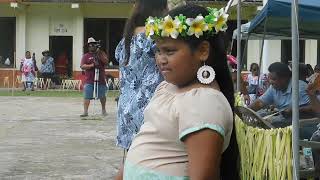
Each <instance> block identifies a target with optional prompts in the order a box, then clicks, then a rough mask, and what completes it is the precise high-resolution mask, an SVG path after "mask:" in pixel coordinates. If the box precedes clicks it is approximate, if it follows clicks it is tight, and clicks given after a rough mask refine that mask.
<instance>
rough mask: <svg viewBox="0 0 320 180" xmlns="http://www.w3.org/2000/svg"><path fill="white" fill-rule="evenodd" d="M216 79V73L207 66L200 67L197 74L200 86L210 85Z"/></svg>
mask: <svg viewBox="0 0 320 180" xmlns="http://www.w3.org/2000/svg"><path fill="white" fill-rule="evenodd" d="M215 77H216V72H215V71H214V69H213V68H212V67H211V66H207V65H206V64H205V63H204V65H203V66H201V67H200V68H199V70H198V73H197V78H198V80H199V82H200V83H201V84H210V83H212V82H213V80H214V79H215Z"/></svg>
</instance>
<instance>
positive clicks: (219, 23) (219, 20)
mask: <svg viewBox="0 0 320 180" xmlns="http://www.w3.org/2000/svg"><path fill="white" fill-rule="evenodd" d="M223 24H224V19H223V17H222V16H220V17H219V18H218V21H217V26H222V25H223Z"/></svg>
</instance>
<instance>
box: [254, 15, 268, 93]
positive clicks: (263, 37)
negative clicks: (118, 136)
mask: <svg viewBox="0 0 320 180" xmlns="http://www.w3.org/2000/svg"><path fill="white" fill-rule="evenodd" d="M267 21H268V17H266V19H265V20H264V25H263V36H262V43H261V51H260V57H259V70H258V74H259V76H258V87H259V85H260V74H261V64H262V58H263V57H262V56H263V52H264V42H265V39H266V32H267ZM257 97H258V88H257V90H256V98H257Z"/></svg>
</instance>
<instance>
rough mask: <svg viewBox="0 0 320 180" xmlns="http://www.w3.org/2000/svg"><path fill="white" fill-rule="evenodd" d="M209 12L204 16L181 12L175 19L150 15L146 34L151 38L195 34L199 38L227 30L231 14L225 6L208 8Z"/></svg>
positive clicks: (146, 25)
mask: <svg viewBox="0 0 320 180" xmlns="http://www.w3.org/2000/svg"><path fill="white" fill-rule="evenodd" d="M207 9H208V11H209V14H208V15H207V16H205V17H203V16H202V15H201V14H199V15H198V16H197V17H196V18H187V17H186V16H184V15H182V14H180V15H179V16H176V17H174V19H173V18H172V17H171V16H170V15H168V16H166V17H164V18H157V17H149V18H148V19H147V20H146V24H145V29H146V35H147V36H148V37H150V38H155V37H171V38H173V39H177V38H178V37H181V38H183V37H187V36H193V35H195V36H196V37H197V38H199V37H200V36H203V35H214V34H217V33H218V32H220V31H226V30H227V28H228V26H227V20H228V17H229V15H228V14H226V13H225V11H224V8H221V9H220V10H218V9H216V8H209V7H208V8H207Z"/></svg>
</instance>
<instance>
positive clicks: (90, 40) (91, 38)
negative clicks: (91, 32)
mask: <svg viewBox="0 0 320 180" xmlns="http://www.w3.org/2000/svg"><path fill="white" fill-rule="evenodd" d="M97 42H98V41H96V40H95V39H94V38H93V37H90V38H88V44H90V43H97Z"/></svg>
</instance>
